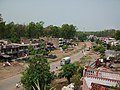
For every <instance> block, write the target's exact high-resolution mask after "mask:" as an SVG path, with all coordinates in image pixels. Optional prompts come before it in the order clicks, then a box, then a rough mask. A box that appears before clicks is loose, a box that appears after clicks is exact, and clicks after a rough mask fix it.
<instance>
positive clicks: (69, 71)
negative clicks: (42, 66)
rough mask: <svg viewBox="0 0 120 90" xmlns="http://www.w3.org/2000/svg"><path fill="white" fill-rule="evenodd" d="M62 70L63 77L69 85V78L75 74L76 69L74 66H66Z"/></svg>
mask: <svg viewBox="0 0 120 90" xmlns="http://www.w3.org/2000/svg"><path fill="white" fill-rule="evenodd" d="M62 70H63V76H64V77H65V78H67V80H68V83H70V78H72V76H73V75H74V74H75V72H76V71H77V67H76V66H75V64H66V65H64V66H63V67H62Z"/></svg>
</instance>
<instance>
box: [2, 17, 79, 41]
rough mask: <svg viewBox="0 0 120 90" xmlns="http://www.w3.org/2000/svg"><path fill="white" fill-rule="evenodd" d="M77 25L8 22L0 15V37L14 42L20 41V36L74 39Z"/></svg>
mask: <svg viewBox="0 0 120 90" xmlns="http://www.w3.org/2000/svg"><path fill="white" fill-rule="evenodd" d="M76 30H77V28H76V26H74V25H72V24H70V25H69V24H63V25H62V26H61V27H59V26H53V25H49V26H47V27H44V22H43V21H40V22H36V23H35V22H30V23H29V24H27V25H25V24H15V23H14V22H10V23H6V22H5V21H3V19H2V16H1V15H0V39H9V40H11V41H12V42H19V41H20V37H27V38H39V37H44V36H47V37H55V38H65V39H73V38H74V37H75V34H76Z"/></svg>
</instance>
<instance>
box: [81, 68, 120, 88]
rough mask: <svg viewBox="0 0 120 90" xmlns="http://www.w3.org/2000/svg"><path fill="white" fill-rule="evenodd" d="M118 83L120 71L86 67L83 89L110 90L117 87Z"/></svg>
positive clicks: (119, 81)
mask: <svg viewBox="0 0 120 90" xmlns="http://www.w3.org/2000/svg"><path fill="white" fill-rule="evenodd" d="M118 83H120V72H112V71H107V70H99V69H98V70H97V69H92V68H85V69H84V77H83V88H82V90H109V89H110V87H115V86H116V85H117V84H118Z"/></svg>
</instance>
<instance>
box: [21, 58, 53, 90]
mask: <svg viewBox="0 0 120 90" xmlns="http://www.w3.org/2000/svg"><path fill="white" fill-rule="evenodd" d="M53 78H54V77H53V74H52V73H50V66H49V63H48V61H47V59H46V58H44V57H43V56H35V57H34V58H32V59H30V62H29V66H28V68H26V70H25V71H24V72H23V76H22V78H21V83H22V84H23V87H24V88H25V89H26V90H33V87H34V88H35V90H36V88H37V87H36V85H35V83H39V87H40V90H44V88H45V87H46V86H47V89H46V90H49V86H50V83H51V80H52V79H53Z"/></svg>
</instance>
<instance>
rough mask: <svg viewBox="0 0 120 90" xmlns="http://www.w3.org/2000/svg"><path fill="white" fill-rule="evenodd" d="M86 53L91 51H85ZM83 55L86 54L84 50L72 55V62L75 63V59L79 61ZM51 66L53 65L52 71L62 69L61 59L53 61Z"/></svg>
mask: <svg viewBox="0 0 120 90" xmlns="http://www.w3.org/2000/svg"><path fill="white" fill-rule="evenodd" d="M87 44H88V45H89V43H87ZM85 53H86V54H87V53H89V51H85ZM83 56H84V54H83V53H82V51H80V52H78V53H76V54H73V55H71V56H70V57H71V63H73V62H75V61H79V60H80V58H82V57H83ZM50 67H51V68H50V71H56V70H58V69H60V68H61V66H60V61H56V62H52V63H51V64H50ZM56 67H57V68H56Z"/></svg>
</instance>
